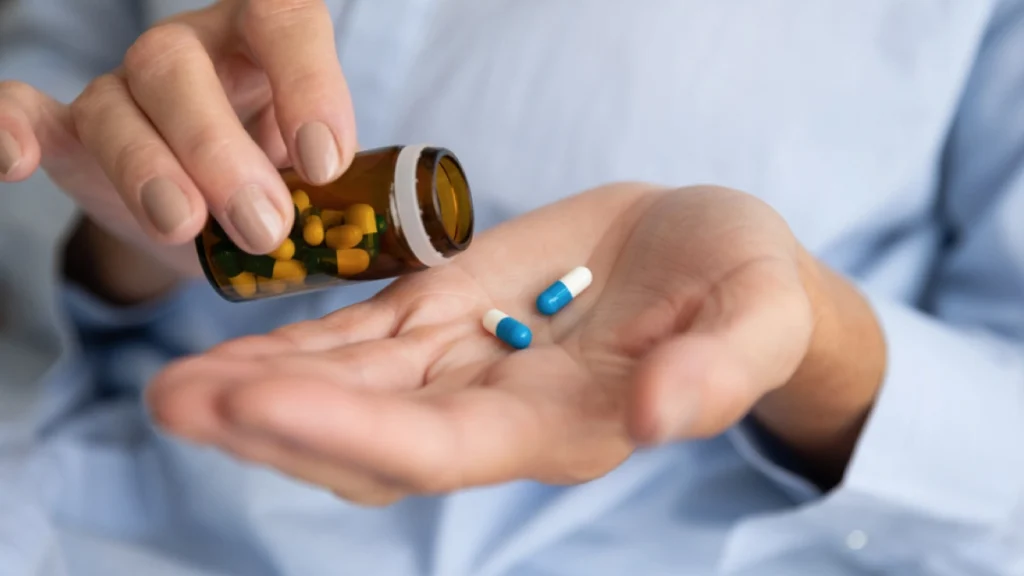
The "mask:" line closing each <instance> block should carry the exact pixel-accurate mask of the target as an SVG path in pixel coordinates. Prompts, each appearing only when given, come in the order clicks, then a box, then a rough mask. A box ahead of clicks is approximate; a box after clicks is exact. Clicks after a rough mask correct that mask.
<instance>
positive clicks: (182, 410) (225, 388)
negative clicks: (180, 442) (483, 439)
mask: <svg viewBox="0 0 1024 576" xmlns="http://www.w3.org/2000/svg"><path fill="white" fill-rule="evenodd" d="M448 333H449V335H448V336H445V335H443V334H441V333H439V332H437V331H432V330H417V331H413V332H410V333H409V334H405V335H403V336H401V337H400V338H389V339H384V340H369V341H365V342H359V343H355V344H351V345H348V346H343V347H341V348H338V349H332V350H330V351H329V352H327V353H311V352H306V351H303V350H302V349H300V348H297V347H296V346H295V344H294V342H292V341H291V340H290V339H289V337H287V336H284V335H282V334H281V333H271V334H268V335H263V336H251V337H249V338H245V339H240V340H238V341H237V342H235V343H233V344H225V345H222V347H221V348H219V349H215V350H213V351H211V352H210V353H207V354H205V355H203V356H198V357H193V358H188V359H185V360H182V361H179V362H177V363H175V364H172V365H171V366H169V367H168V368H167V369H165V370H164V371H163V372H161V374H160V375H158V376H157V378H156V379H155V380H154V381H153V383H152V384H151V385H150V386H149V387H148V389H147V403H148V405H149V406H150V408H151V410H152V413H153V417H154V419H155V420H156V421H157V422H158V423H160V425H161V426H162V427H164V428H165V429H166V430H168V431H169V432H171V433H173V434H176V435H178V436H182V437H185V438H188V439H191V440H194V441H197V442H213V443H219V442H222V441H223V440H224V439H225V438H229V437H232V436H236V435H238V434H239V433H240V431H239V430H237V429H236V427H235V426H234V423H233V422H232V421H231V413H230V411H228V412H227V413H225V412H224V410H223V407H224V405H225V402H231V400H229V399H227V396H228V395H232V394H233V395H234V396H247V395H248V394H249V393H248V392H247V390H249V389H250V388H254V387H256V385H257V384H258V383H260V382H264V381H266V380H268V379H278V380H289V381H299V382H304V381H320V382H328V383H329V385H331V386H334V387H347V388H353V389H365V390H372V391H375V392H377V393H379V392H382V391H403V390H405V391H407V390H415V389H417V388H420V387H422V386H423V383H424V378H425V375H426V374H427V373H428V370H429V366H430V365H431V364H433V363H434V361H435V359H436V356H437V355H438V354H440V353H443V352H444V351H445V350H447V349H448V344H450V342H451V341H453V340H454V339H457V338H459V336H458V334H459V333H457V332H455V331H448ZM236 389H238V390H237V393H235V392H233V391H235V390H236ZM277 394H278V395H280V396H281V397H282V398H281V399H282V400H283V399H285V398H286V397H287V396H289V395H290V394H291V392H290V391H289V390H288V389H286V388H279V389H277Z"/></svg>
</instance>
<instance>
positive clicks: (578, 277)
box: [561, 266, 594, 298]
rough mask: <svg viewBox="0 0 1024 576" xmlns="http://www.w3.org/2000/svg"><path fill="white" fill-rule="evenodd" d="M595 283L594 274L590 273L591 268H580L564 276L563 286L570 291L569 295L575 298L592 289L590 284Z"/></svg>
mask: <svg viewBox="0 0 1024 576" xmlns="http://www.w3.org/2000/svg"><path fill="white" fill-rule="evenodd" d="M593 281H594V274H593V273H592V272H591V271H590V268H587V267H586V266H578V267H576V268H573V269H572V270H570V271H569V273H568V274H566V275H565V276H562V280H561V282H562V284H565V287H566V288H568V289H569V293H570V294H572V297H573V298H575V297H577V296H579V295H580V294H581V293H582V292H583V291H584V290H586V289H587V288H588V287H590V283H591V282H593Z"/></svg>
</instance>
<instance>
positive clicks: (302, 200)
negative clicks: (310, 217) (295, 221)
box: [292, 190, 309, 214]
mask: <svg viewBox="0 0 1024 576" xmlns="http://www.w3.org/2000/svg"><path fill="white" fill-rule="evenodd" d="M292 204H295V207H296V208H298V209H299V214H302V213H303V212H305V211H306V208H309V194H306V191H305V190H296V191H294V192H292Z"/></svg>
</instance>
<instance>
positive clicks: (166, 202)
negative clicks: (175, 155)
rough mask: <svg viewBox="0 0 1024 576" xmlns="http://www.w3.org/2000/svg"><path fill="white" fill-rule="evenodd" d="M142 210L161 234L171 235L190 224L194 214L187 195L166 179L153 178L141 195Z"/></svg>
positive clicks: (145, 185)
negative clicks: (190, 218)
mask: <svg viewBox="0 0 1024 576" xmlns="http://www.w3.org/2000/svg"><path fill="white" fill-rule="evenodd" d="M139 199H140V200H141V202H142V210H143V211H144V212H145V213H146V217H147V218H149V221H150V222H152V223H153V226H154V227H155V228H156V229H157V230H159V231H160V233H161V234H170V233H172V232H174V231H175V230H177V229H178V228H179V227H181V225H182V224H185V223H186V222H188V219H189V216H191V214H192V207H191V206H189V202H188V198H186V197H185V193H184V192H182V191H181V188H178V186H177V184H175V183H174V182H171V181H170V180H168V179H166V178H153V179H152V180H150V181H149V182H146V183H145V184H143V186H142V190H141V192H140V194H139Z"/></svg>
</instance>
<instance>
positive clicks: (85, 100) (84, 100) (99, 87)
mask: <svg viewBox="0 0 1024 576" xmlns="http://www.w3.org/2000/svg"><path fill="white" fill-rule="evenodd" d="M123 89H124V84H122V82H121V79H120V78H117V77H116V76H114V75H112V74H105V75H103V76H99V77H97V78H95V79H93V81H92V82H90V83H89V84H88V85H87V86H86V87H85V89H84V90H82V93H81V94H79V96H78V98H76V99H75V100H74V102H72V103H71V111H72V112H73V113H76V114H75V115H76V116H89V115H91V114H93V113H95V112H97V111H98V110H99V109H101V108H102V107H104V106H107V105H109V104H110V103H111V101H112V100H113V98H112V97H113V96H115V95H116V94H117V93H118V91H121V90H123Z"/></svg>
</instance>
